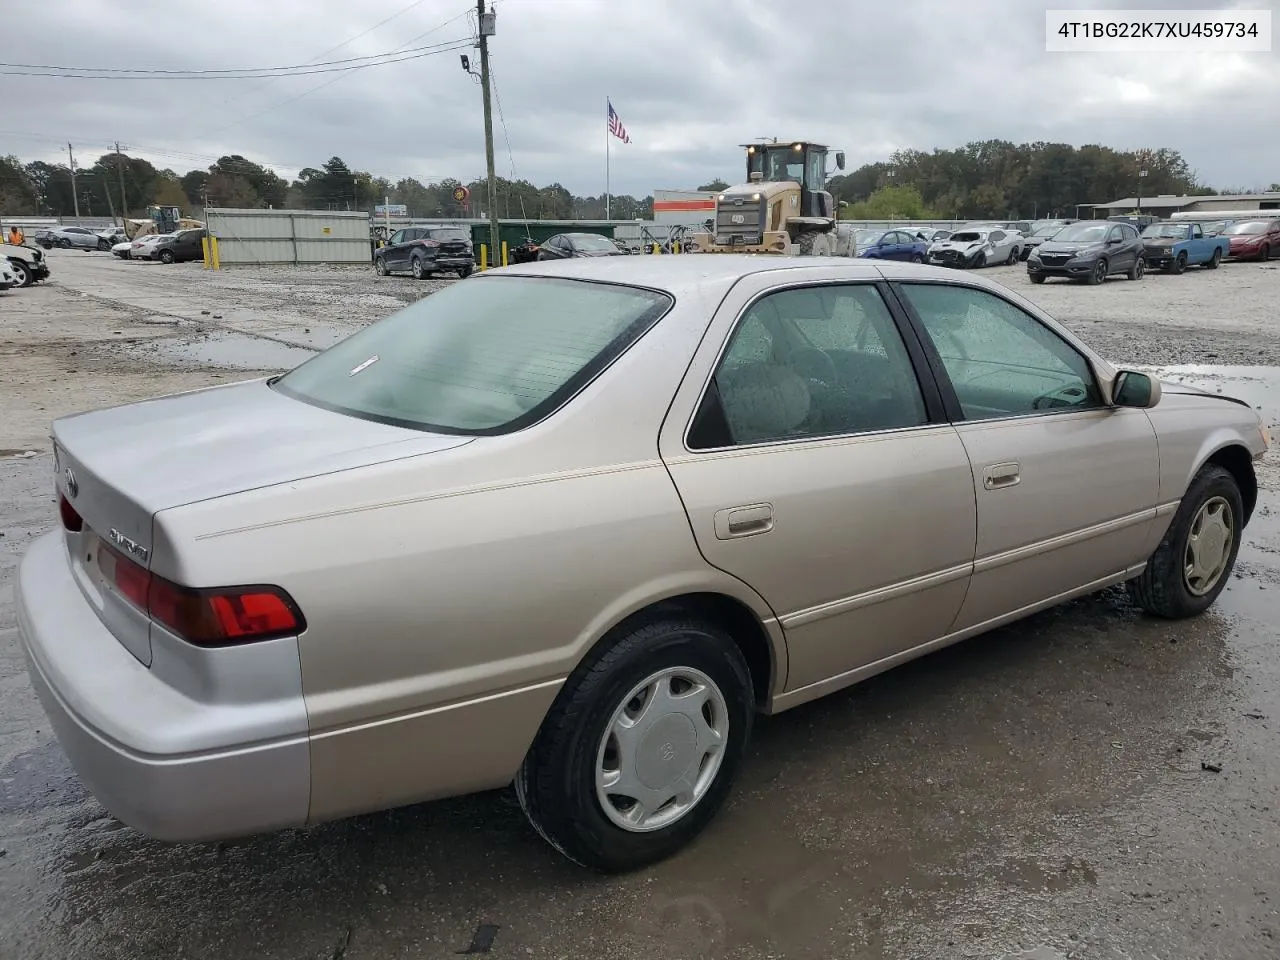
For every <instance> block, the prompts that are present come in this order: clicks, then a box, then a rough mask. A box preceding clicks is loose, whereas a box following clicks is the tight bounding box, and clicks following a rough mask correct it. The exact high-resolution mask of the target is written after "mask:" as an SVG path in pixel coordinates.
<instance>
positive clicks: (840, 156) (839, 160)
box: [836, 150, 844, 170]
mask: <svg viewBox="0 0 1280 960" xmlns="http://www.w3.org/2000/svg"><path fill="white" fill-rule="evenodd" d="M836 169H837V170H843V169H844V151H843V150H840V151H838V152H837V153H836Z"/></svg>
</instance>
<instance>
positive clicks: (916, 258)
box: [911, 253, 924, 263]
mask: <svg viewBox="0 0 1280 960" xmlns="http://www.w3.org/2000/svg"><path fill="white" fill-rule="evenodd" d="M911 262H912V263H924V257H922V256H920V254H918V253H913V254H912V255H911Z"/></svg>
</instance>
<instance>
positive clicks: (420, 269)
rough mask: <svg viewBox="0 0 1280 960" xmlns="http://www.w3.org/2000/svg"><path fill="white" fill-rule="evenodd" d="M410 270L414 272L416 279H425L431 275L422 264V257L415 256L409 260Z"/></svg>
mask: <svg viewBox="0 0 1280 960" xmlns="http://www.w3.org/2000/svg"><path fill="white" fill-rule="evenodd" d="M409 272H410V273H412V274H413V279H415V280H425V279H427V277H428V276H430V273H429V271H428V270H427V269H426V267H424V266H423V265H422V258H421V257H414V258H413V259H412V260H410V261H409Z"/></svg>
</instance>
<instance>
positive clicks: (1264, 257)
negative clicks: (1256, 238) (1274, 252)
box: [1258, 244, 1271, 263]
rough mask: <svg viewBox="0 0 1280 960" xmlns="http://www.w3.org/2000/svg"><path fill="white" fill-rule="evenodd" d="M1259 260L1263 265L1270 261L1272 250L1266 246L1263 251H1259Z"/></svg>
mask: <svg viewBox="0 0 1280 960" xmlns="http://www.w3.org/2000/svg"><path fill="white" fill-rule="evenodd" d="M1258 259H1259V260H1261V261H1262V262H1263V263H1266V262H1267V261H1268V260H1270V259H1271V248H1270V247H1268V246H1266V245H1265V244H1264V245H1263V247H1262V249H1261V250H1260V251H1258Z"/></svg>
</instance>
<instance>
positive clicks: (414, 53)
mask: <svg viewBox="0 0 1280 960" xmlns="http://www.w3.org/2000/svg"><path fill="white" fill-rule="evenodd" d="M471 43H472V40H471V39H470V38H469V37H459V38H456V39H454V40H446V41H443V42H442V43H436V44H429V45H426V46H422V47H415V48H413V49H411V50H391V51H388V52H387V53H379V54H373V55H371V56H368V57H352V58H350V59H347V60H332V61H329V64H328V65H325V64H312V65H309V64H300V65H297V66H290V67H263V68H256V69H244V70H238V71H237V70H192V71H169V70H145V71H134V72H130V71H124V70H119V71H111V72H99V73H90V72H82V73H56V72H51V70H65V69H75V68H64V67H55V68H51V69H45V68H41V69H36V70H26V69H0V75H5V76H17V77H57V78H61V79H64V80H161V81H171V80H261V79H265V78H268V77H270V78H272V79H275V78H277V77H305V76H310V75H312V74H317V73H349V72H351V71H354V70H365V69H368V68H369V67H380V66H383V65H384V64H388V63H401V62H403V61H405V60H419V59H421V58H422V57H430V56H434V55H435V54H438V53H448V52H449V51H451V50H458V49H460V48H462V47H466V46H470V45H471ZM358 61H368V62H358ZM339 64H345V66H339ZM8 66H23V65H22V64H17V65H9V64H0V68H3V67H8ZM91 69H98V68H89V67H86V68H84V70H85V71H88V70H91Z"/></svg>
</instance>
